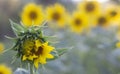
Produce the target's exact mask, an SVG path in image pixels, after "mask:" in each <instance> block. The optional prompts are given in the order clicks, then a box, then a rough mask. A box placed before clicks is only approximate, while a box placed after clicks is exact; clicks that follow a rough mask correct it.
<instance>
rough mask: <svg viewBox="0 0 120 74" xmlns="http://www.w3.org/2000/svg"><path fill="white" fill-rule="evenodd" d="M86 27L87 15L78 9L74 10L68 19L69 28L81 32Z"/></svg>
mask: <svg viewBox="0 0 120 74" xmlns="http://www.w3.org/2000/svg"><path fill="white" fill-rule="evenodd" d="M88 27H89V25H88V17H87V16H86V15H85V14H83V13H80V12H79V11H76V12H74V13H73V15H72V16H71V19H70V28H71V29H72V31H73V32H76V33H81V32H83V30H85V29H87V28H88Z"/></svg>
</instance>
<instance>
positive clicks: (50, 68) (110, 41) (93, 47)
mask: <svg viewBox="0 0 120 74" xmlns="http://www.w3.org/2000/svg"><path fill="white" fill-rule="evenodd" d="M98 1H100V3H102V4H108V3H116V4H120V0H98ZM29 2H35V3H37V4H41V5H43V6H44V7H46V6H48V5H50V4H54V3H56V2H57V3H61V4H63V5H64V7H65V8H66V9H67V10H68V11H69V12H72V10H73V9H74V8H75V7H76V4H77V3H78V2H81V1H80V0H0V42H3V43H4V44H5V46H6V49H7V48H10V46H12V44H13V43H12V41H10V40H8V39H6V38H5V35H7V36H11V37H14V36H15V35H14V34H13V31H12V29H11V27H10V22H9V19H12V20H14V21H15V22H18V23H19V21H20V17H19V14H20V12H21V10H22V8H23V6H24V5H25V4H27V3H29ZM115 32H116V31H115V30H114V29H112V30H104V29H101V28H96V29H93V30H92V32H91V33H89V34H87V35H77V34H74V33H68V32H67V31H65V32H64V31H60V32H52V31H51V32H48V33H47V34H49V35H50V34H53V33H54V34H55V35H58V37H59V41H60V43H58V44H56V45H55V46H56V47H69V46H72V47H73V49H70V50H68V52H67V53H66V54H64V55H63V56H61V57H60V58H59V59H57V60H55V61H51V62H49V63H48V64H46V65H45V70H44V69H41V70H40V73H41V74H120V49H119V48H116V46H115V43H116V42H117V39H116V33H115ZM13 55H14V52H13V51H9V52H7V53H5V54H3V55H0V63H6V64H7V65H8V66H10V67H11V68H12V69H13V71H15V70H16V69H17V68H18V67H20V66H19V64H20V62H19V60H18V61H16V62H15V63H14V64H11V61H12V56H13Z"/></svg>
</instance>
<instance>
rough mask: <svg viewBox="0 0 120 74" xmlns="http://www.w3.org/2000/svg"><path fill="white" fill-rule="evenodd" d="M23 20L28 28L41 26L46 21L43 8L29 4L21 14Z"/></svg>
mask: <svg viewBox="0 0 120 74" xmlns="http://www.w3.org/2000/svg"><path fill="white" fill-rule="evenodd" d="M21 20H22V23H23V25H25V26H27V27H29V26H33V25H34V26H39V25H41V23H42V22H43V20H44V15H43V11H42V7H41V6H39V5H36V4H34V3H29V4H27V5H26V6H25V7H24V8H23V11H22V13H21Z"/></svg>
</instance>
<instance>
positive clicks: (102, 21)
mask: <svg viewBox="0 0 120 74" xmlns="http://www.w3.org/2000/svg"><path fill="white" fill-rule="evenodd" d="M109 21H110V19H109V18H108V17H107V16H106V15H105V14H101V15H99V16H98V17H96V18H95V19H94V22H93V24H94V25H95V26H100V27H104V28H107V27H108V26H110V25H109Z"/></svg>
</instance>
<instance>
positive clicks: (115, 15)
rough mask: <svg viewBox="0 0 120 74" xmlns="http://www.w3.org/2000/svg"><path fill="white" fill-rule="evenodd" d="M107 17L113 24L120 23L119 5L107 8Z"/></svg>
mask: <svg viewBox="0 0 120 74" xmlns="http://www.w3.org/2000/svg"><path fill="white" fill-rule="evenodd" d="M106 15H107V16H108V18H109V19H110V20H111V22H119V20H120V8H119V6H117V5H110V6H109V7H107V8H106Z"/></svg>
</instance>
